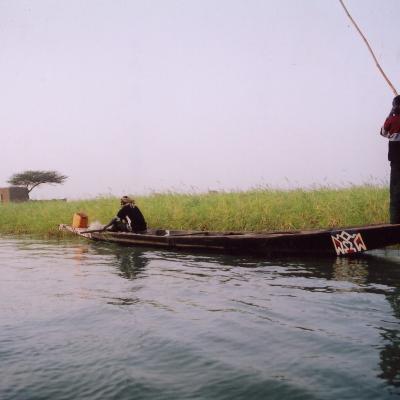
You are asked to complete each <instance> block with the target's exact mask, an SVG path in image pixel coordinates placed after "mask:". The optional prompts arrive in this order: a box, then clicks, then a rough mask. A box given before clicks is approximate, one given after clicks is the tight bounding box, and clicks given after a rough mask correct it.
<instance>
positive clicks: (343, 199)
mask: <svg viewBox="0 0 400 400" xmlns="http://www.w3.org/2000/svg"><path fill="white" fill-rule="evenodd" d="M135 199H136V203H137V205H138V206H139V208H140V209H141V210H142V212H143V214H144V215H145V218H146V220H147V222H148V225H149V227H154V228H168V229H203V230H219V231H221V230H222V231H225V230H234V231H242V230H245V231H260V230H291V229H311V228H328V227H338V226H351V225H365V224H374V223H384V222H388V218H389V217H388V207H389V204H388V201H389V200H388V189H387V188H386V187H380V186H370V185H364V186H352V187H349V188H339V189H336V188H324V187H321V188H316V189H312V190H305V189H295V190H288V191H286V190H273V189H254V190H249V191H246V192H217V193H215V192H213V193H206V194H179V193H173V192H168V193H161V194H152V195H149V196H141V197H135ZM118 209H119V199H118V198H113V197H108V198H96V199H91V200H80V201H67V202H62V201H31V202H26V203H8V204H0V233H2V234H32V235H41V236H46V237H50V236H61V235H62V234H61V233H60V232H59V231H58V225H59V224H61V223H66V224H70V223H71V222H72V216H73V214H74V213H75V212H84V213H86V214H87V215H88V216H89V223H91V222H95V221H99V222H101V223H107V222H109V221H110V219H111V218H112V217H113V216H115V214H116V212H117V211H118Z"/></svg>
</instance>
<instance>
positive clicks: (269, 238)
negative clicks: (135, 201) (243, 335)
mask: <svg viewBox="0 0 400 400" xmlns="http://www.w3.org/2000/svg"><path fill="white" fill-rule="evenodd" d="M60 229H61V230H64V231H69V232H72V233H74V234H77V235H79V236H83V237H85V238H87V239H92V240H96V241H104V242H110V243H118V244H122V245H128V246H140V247H156V248H162V249H166V250H175V251H179V250H183V251H190V252H192V251H196V252H213V253H221V254H242V255H257V256H268V257H271V256H282V255H310V256H312V255H318V256H352V255H355V254H359V253H362V252H365V251H368V250H373V249H377V248H383V247H387V246H391V245H396V244H399V243H400V225H397V224H396V225H388V224H384V225H370V226H360V227H350V228H342V229H330V230H310V231H294V232H262V233H246V232H201V231H199V232H193V231H165V230H149V231H148V232H147V233H145V234H135V233H126V232H110V231H102V232H99V231H88V230H86V229H82V228H72V227H71V226H68V225H60Z"/></svg>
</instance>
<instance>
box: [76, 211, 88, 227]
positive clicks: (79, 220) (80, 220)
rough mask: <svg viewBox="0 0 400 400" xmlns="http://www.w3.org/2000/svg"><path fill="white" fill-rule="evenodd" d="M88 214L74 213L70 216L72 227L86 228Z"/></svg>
mask: <svg viewBox="0 0 400 400" xmlns="http://www.w3.org/2000/svg"><path fill="white" fill-rule="evenodd" d="M88 222H89V221H88V216H87V215H86V214H84V213H75V214H74V217H73V218H72V227H73V228H87V227H88V226H89V224H88Z"/></svg>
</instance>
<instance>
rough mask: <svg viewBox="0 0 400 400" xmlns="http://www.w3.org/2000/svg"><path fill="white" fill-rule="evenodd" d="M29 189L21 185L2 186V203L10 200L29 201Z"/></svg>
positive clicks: (0, 191) (0, 193) (0, 194)
mask: <svg viewBox="0 0 400 400" xmlns="http://www.w3.org/2000/svg"><path fill="white" fill-rule="evenodd" d="M28 200H29V192H28V189H27V188H25V187H21V186H10V187H8V188H0V203H8V202H10V201H13V202H18V201H28Z"/></svg>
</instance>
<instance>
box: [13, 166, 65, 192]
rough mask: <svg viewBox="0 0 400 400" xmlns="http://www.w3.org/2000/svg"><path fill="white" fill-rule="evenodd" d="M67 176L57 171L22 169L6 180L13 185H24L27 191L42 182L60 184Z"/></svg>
mask: <svg viewBox="0 0 400 400" xmlns="http://www.w3.org/2000/svg"><path fill="white" fill-rule="evenodd" d="M67 178H68V177H67V176H65V175H61V174H59V173H58V172H57V171H24V172H20V173H19V174H14V175H13V176H12V177H11V178H10V179H9V180H8V181H7V182H8V183H9V184H11V185H15V186H25V187H26V188H27V189H28V193H30V192H31V190H32V189H34V188H35V187H37V186H39V185H42V184H44V183H49V184H50V185H55V184H62V183H64V181H65V180H66V179H67Z"/></svg>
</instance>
